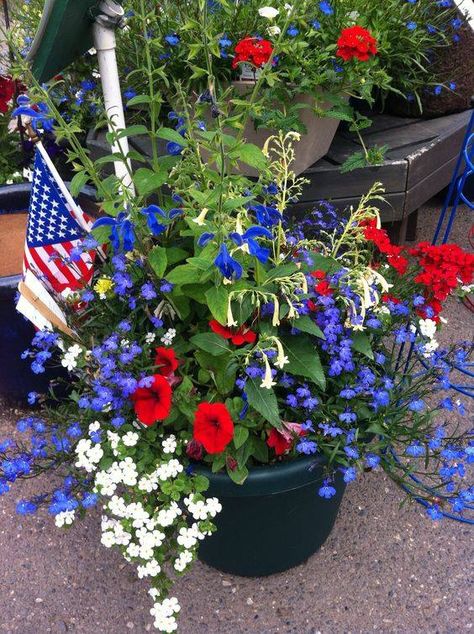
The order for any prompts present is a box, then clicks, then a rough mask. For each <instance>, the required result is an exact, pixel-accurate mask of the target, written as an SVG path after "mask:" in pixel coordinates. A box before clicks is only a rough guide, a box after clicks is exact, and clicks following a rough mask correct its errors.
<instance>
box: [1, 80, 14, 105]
mask: <svg viewBox="0 0 474 634" xmlns="http://www.w3.org/2000/svg"><path fill="white" fill-rule="evenodd" d="M14 94H15V82H14V80H13V79H12V78H11V77H9V76H7V75H0V112H2V113H5V112H8V104H9V102H10V101H11V100H12V99H13V95H14Z"/></svg>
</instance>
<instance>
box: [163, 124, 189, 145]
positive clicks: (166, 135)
mask: <svg viewBox="0 0 474 634" xmlns="http://www.w3.org/2000/svg"><path fill="white" fill-rule="evenodd" d="M156 136H157V137H158V138H160V139H164V140H165V141H172V142H173V143H178V144H179V145H182V146H183V147H185V146H186V145H187V144H188V142H187V141H186V139H184V138H183V137H182V136H181V135H180V133H179V132H176V130H173V128H161V129H160V130H158V132H157V133H156Z"/></svg>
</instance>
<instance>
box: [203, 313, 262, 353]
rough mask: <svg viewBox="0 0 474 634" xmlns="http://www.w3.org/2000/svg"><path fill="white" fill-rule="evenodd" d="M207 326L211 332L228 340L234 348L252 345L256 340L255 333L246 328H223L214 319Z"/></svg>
mask: <svg viewBox="0 0 474 634" xmlns="http://www.w3.org/2000/svg"><path fill="white" fill-rule="evenodd" d="M209 326H210V328H211V330H212V332H215V333H216V335H219V337H222V338H223V339H230V341H232V343H233V344H234V346H243V345H244V343H254V342H255V340H256V339H257V333H255V332H254V331H253V330H250V329H249V328H247V326H240V328H237V329H236V328H227V326H223V325H222V324H220V323H219V322H218V321H217V320H216V319H212V320H211V321H210V322H209Z"/></svg>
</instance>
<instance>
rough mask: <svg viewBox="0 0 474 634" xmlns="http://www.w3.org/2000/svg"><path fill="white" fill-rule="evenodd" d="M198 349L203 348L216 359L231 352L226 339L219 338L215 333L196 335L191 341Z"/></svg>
mask: <svg viewBox="0 0 474 634" xmlns="http://www.w3.org/2000/svg"><path fill="white" fill-rule="evenodd" d="M190 341H191V343H193V344H194V345H195V346H196V347H197V348H201V350H204V351H205V352H209V354H212V355H213V356H215V357H218V356H219V355H221V354H225V353H226V352H228V351H229V344H228V343H227V341H226V340H225V339H223V338H222V337H219V335H216V334H215V333H214V332H202V333H199V334H198V335H194V337H191V339H190Z"/></svg>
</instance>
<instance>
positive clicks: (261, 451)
mask: <svg viewBox="0 0 474 634" xmlns="http://www.w3.org/2000/svg"><path fill="white" fill-rule="evenodd" d="M251 455H252V456H253V457H254V458H255V460H258V461H259V462H263V463H266V462H268V445H267V443H266V442H265V441H264V440H262V439H261V438H257V437H256V436H253V437H252V454H251Z"/></svg>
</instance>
